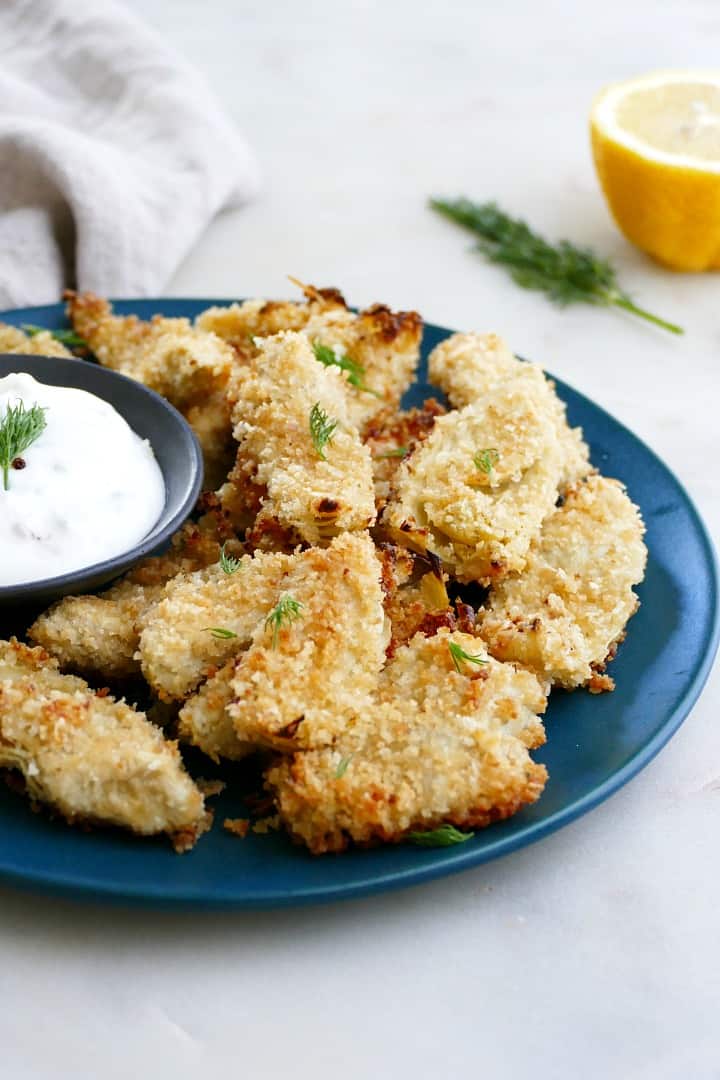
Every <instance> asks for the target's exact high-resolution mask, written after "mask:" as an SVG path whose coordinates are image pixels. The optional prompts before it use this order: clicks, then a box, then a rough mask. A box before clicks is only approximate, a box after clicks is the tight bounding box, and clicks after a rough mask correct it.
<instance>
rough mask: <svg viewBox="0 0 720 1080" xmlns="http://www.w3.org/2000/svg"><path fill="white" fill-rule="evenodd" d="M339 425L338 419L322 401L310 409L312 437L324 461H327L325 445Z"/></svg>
mask: <svg viewBox="0 0 720 1080" xmlns="http://www.w3.org/2000/svg"><path fill="white" fill-rule="evenodd" d="M337 426H338V422H337V420H332V419H331V418H330V417H329V416H328V414H327V413H326V412H325V410H324V409H323V408H322V406H321V405H320V402H319V401H316V402H315V404H314V405H313V407H312V409H311V410H310V438H311V439H312V441H313V446H314V447H315V449H316V450H317V453H318V457H321V458H322V459H323V461H327V457H326V456H325V447H326V446H327V444H328V443H329V442H330V441H331V439H332V437H333V435H334V434H335V428H336V427H337Z"/></svg>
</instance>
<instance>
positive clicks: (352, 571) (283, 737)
mask: <svg viewBox="0 0 720 1080" xmlns="http://www.w3.org/2000/svg"><path fill="white" fill-rule="evenodd" d="M380 578H381V567H380V562H379V560H378V558H377V555H376V552H375V545H374V544H373V542H372V540H371V538H370V536H369V535H368V534H367V533H365V534H360V535H355V534H352V533H345V534H343V535H342V536H339V537H337V539H336V540H334V541H333V542H332V544H331V545H330V546H329V547H328V548H310V549H309V550H308V551H305V552H303V553H302V554H301V555H300V556H297V557H296V559H295V565H294V567H293V568H292V569H291V570H290V571H289V573H288V575H287V577H286V578H285V580H284V581H283V582H282V586H281V589H280V590H278V595H277V597H276V599H275V601H274V602H273V604H272V605H271V608H269V609H268V611H267V612H266V618H264V619H263V620H262V621H261V622H260V623H259V624H258V626H257V627H256V629H255V632H254V633H253V637H252V642H251V644H250V648H249V649H248V650H247V652H245V653H242V654H240V656H239V657H238V660H237V664H236V667H235V674H234V676H233V679H232V689H233V699H232V701H231V703H230V704H229V705H228V712H229V714H230V716H231V717H232V719H233V721H234V723H235V731H236V733H237V736H238V738H239V739H240V740H241V741H242V742H251V743H254V744H256V745H261V746H269V747H277V748H284V749H288V748H292V747H297V746H319V745H322V744H323V743H326V742H331V741H332V740H333V739H334V738H335V736H336V734H337V732H338V731H341V730H342V729H343V728H344V726H345V725H346V724H347V723H348V722H349V720H350V718H352V717H353V716H354V714H355V713H356V712H357V711H362V710H364V709H365V708H367V707H369V703H370V700H371V697H372V694H373V691H374V689H375V685H376V683H377V678H378V673H379V672H380V669H381V668H382V665H383V663H384V660H385V649H386V647H387V644H388V640H389V632H388V626H387V624H386V620H385V614H384V610H383V591H382V585H381V580H380ZM290 601H291V603H290ZM283 604H284V605H285V606H284V607H283Z"/></svg>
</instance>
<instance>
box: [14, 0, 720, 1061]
mask: <svg viewBox="0 0 720 1080" xmlns="http://www.w3.org/2000/svg"><path fill="white" fill-rule="evenodd" d="M132 6H133V8H135V9H136V10H137V12H138V13H139V14H141V15H142V16H144V17H146V18H147V19H148V20H150V21H151V22H152V23H153V24H154V25H155V26H156V27H157V28H159V29H160V30H161V31H162V33H163V34H164V35H165V37H166V38H167V40H168V41H170V42H171V43H173V44H175V45H176V46H177V47H178V48H179V49H180V50H182V51H183V52H184V53H185V54H186V55H188V56H189V57H191V58H192V59H193V60H194V61H195V63H196V64H197V65H198V66H199V67H200V68H201V69H202V70H203V71H204V72H205V73H206V75H207V77H208V79H209V81H210V82H211V84H212V85H213V86H214V88H215V90H216V92H217V94H218V96H219V98H220V99H221V101H222V102H223V104H224V106H225V107H226V109H227V110H228V111H229V112H230V113H231V114H232V116H233V117H234V118H235V119H236V121H237V123H238V125H239V126H240V127H241V128H242V130H243V131H244V132H245V133H246V135H247V137H248V139H249V140H250V141H251V143H252V144H253V145H254V147H255V148H256V150H257V153H258V155H259V156H260V158H261V160H262V164H263V168H264V172H265V184H266V186H265V191H264V194H263V196H262V197H261V199H259V200H258V201H257V202H256V203H254V204H253V205H252V206H250V207H247V208H246V209H243V210H242V211H239V212H236V213H233V214H230V215H226V216H224V217H223V218H222V219H219V220H218V221H216V222H215V223H214V224H213V226H212V227H211V229H210V230H209V232H208V234H207V235H206V236H205V237H204V238H203V240H202V241H201V243H200V244H199V245H198V247H197V250H195V251H193V252H192V253H191V255H190V256H189V257H188V259H187V261H186V263H185V264H184V265H183V266H182V267H181V268H180V270H179V272H178V273H177V275H176V277H175V279H174V280H173V281H172V282H171V283H170V287H169V290H168V291H169V292H170V293H173V294H179V295H193V294H195V295H198V294H199V295H205V296H212V295H218V296H222V295H228V296H231V295H237V296H245V295H253V294H267V295H286V294H288V293H289V291H290V290H289V286H288V284H287V283H286V281H285V275H286V274H295V275H297V276H300V277H302V278H304V279H305V280H309V281H312V282H316V283H318V284H321V285H323V284H333V285H338V286H341V287H342V288H343V290H344V291H345V292H346V294H347V296H348V298H349V300H350V301H351V302H353V303H358V304H364V303H367V302H370V301H373V300H383V301H386V302H388V303H390V304H392V305H395V306H405V307H417V308H418V309H419V310H420V311H421V312H422V313H423V315H424V316H425V317H426V318H427V319H428V320H431V321H435V322H440V323H444V324H446V325H448V326H454V327H460V328H465V329H470V328H477V329H494V330H497V331H499V332H501V333H502V334H504V335H505V336H506V337H507V338H508V339H509V341H510V342H511V344H512V346H513V348H514V349H515V350H516V351H518V352H520V353H523V354H525V355H526V356H529V357H532V358H533V359H535V360H538V361H540V362H541V363H542V364H544V365H546V366H547V367H549V368H550V369H551V370H553V371H554V372H556V373H557V374H558V375H560V376H561V377H562V378H564V379H566V380H567V381H568V382H570V383H572V384H574V385H575V386H577V387H578V388H580V389H581V390H583V391H584V392H585V393H586V394H589V395H590V396H591V397H593V398H594V399H595V400H597V401H598V402H599V403H600V404H602V405H603V406H605V407H606V408H608V409H610V411H611V412H614V413H615V414H616V415H617V416H619V417H620V418H621V419H622V420H623V421H625V422H626V423H627V424H629V425H630V426H631V427H632V428H633V429H634V430H635V431H636V432H637V433H638V434H639V435H640V436H641V437H643V438H644V439H646V440H647V441H648V442H649V443H650V445H651V446H652V447H653V448H654V449H655V450H657V451H658V452H659V453H660V455H661V456H662V457H664V458H665V459H666V460H667V461H668V462H669V463H670V464H671V465H672V467H673V468H674V469H675V471H676V472H677V473H678V475H679V476H680V478H681V479H682V480H683V481H684V482H685V483H686V485H687V486H688V488H689V489H690V491H691V493H692V494H693V495H694V497H695V498H696V499H697V501H698V503H699V505H700V508H701V510H702V511H703V513H704V515H705V518H706V521H707V522H708V524H709V525H710V527H711V530H713V532H714V533H715V535H716V536H717V534H718V531H719V530H718V526H719V525H720V495H719V493H718V460H719V458H720V455H719V453H718V451H719V449H720V441H719V439H718V428H719V426H720V424H719V421H718V415H717V413H718V405H719V404H720V394H719V393H718V387H719V385H720V372H719V364H720V300H719V297H720V280H719V279H718V276H717V274H716V275H706V276H701V277H694V276H677V275H673V274H671V273H668V272H665V271H662V270H660V269H658V268H656V267H655V266H653V265H652V264H651V263H650V262H648V261H647V260H646V259H645V258H644V257H643V256H641V255H640V254H638V253H637V252H635V251H634V250H633V249H632V248H630V247H629V246H628V245H627V244H626V243H625V241H624V240H623V239H622V237H621V236H620V235H619V234H618V232H617V231H616V230H615V228H614V227H613V225H612V223H611V221H610V219H609V217H608V214H607V211H606V209H605V206H604V203H603V200H602V197H601V195H600V194H599V190H598V187H597V184H596V181H595V176H594V173H593V169H592V164H591V159H590V154H589V149H588V135H587V116H588V109H589V105H590V101H591V99H592V96H593V94H594V92H595V91H596V90H597V89H599V88H600V87H601V86H602V85H603V84H604V83H606V82H609V81H613V80H615V79H620V78H624V77H627V76H630V75H633V74H636V73H639V72H643V71H646V70H651V69H653V68H658V67H670V66H672V67H688V66H692V65H694V66H712V65H713V64H717V62H718V55H719V50H720V7H719V6H718V4H717V3H716V2H713V0H704V2H701V0H676V2H659V0H634V2H633V3H628V2H623V3H619V2H617V0H612V2H608V0H605V2H603V3H597V4H592V5H590V4H587V3H571V2H569V0H567V2H565V3H552V2H545V3H539V2H535V3H533V2H532V0H523V2H521V0H503V2H502V3H497V2H494V3H492V4H490V3H481V2H466V3H454V2H452V0H450V2H444V3H439V2H434V3H421V2H419V0H415V2H412V0H402V2H400V0H386V2H384V3H383V2H377V3H353V4H349V3H344V2H342V0H319V2H318V0H305V2H304V3H295V4H293V3H291V2H290V0H274V2H265V3H263V2H262V0H254V2H252V3H251V2H249V0H242V2H233V0H224V2H223V0H206V2H204V3H198V2H197V0H132ZM433 192H441V193H449V194H455V193H461V192H465V193H468V194H471V195H474V196H476V197H478V198H484V197H496V198H498V199H499V200H500V201H501V202H502V204H503V205H504V206H506V207H508V208H509V209H511V210H514V211H516V212H517V213H519V214H522V215H523V216H526V217H527V218H528V219H529V220H530V221H532V222H533V223H535V224H536V225H537V226H539V227H542V228H543V229H545V230H546V231H547V232H548V233H549V234H550V235H553V236H560V235H565V236H568V237H571V238H573V239H574V240H577V241H580V242H584V243H588V244H591V245H593V246H594V247H596V248H597V250H598V251H600V252H604V253H607V254H609V255H610V256H612V257H613V258H614V259H615V260H616V262H617V264H618V266H619V268H620V270H621V278H622V281H623V282H624V283H625V284H626V285H627V287H628V288H629V289H630V290H631V291H632V292H633V294H634V295H635V296H636V297H637V299H638V300H639V301H641V302H644V303H646V304H647V306H648V307H651V308H652V309H653V310H657V311H658V312H659V313H661V314H663V315H666V316H667V317H668V318H671V319H676V320H677V321H679V322H681V323H682V324H684V325H685V326H686V328H687V334H686V336H685V337H684V338H683V339H682V340H676V339H674V338H672V337H670V336H669V335H663V334H662V333H661V332H657V331H654V330H653V329H652V328H650V327H647V326H645V325H643V324H641V323H639V322H636V321H633V320H632V319H631V318H630V317H625V316H624V315H622V314H621V313H614V312H606V311H604V310H602V309H592V308H582V307H577V308H572V309H569V310H567V311H559V310H557V309H555V308H553V307H551V306H550V305H549V304H548V303H547V302H546V301H545V299H544V298H542V297H539V296H537V295H533V294H529V293H525V292H523V291H521V290H519V289H517V288H516V287H515V286H513V285H511V284H509V283H508V281H507V280H506V279H505V277H504V276H503V274H502V273H501V272H500V271H498V270H496V269H494V268H492V267H489V266H487V265H485V264H484V263H483V262H482V260H481V259H479V258H478V257H475V256H473V255H470V254H468V251H467V248H468V243H467V240H466V238H465V237H464V236H463V235H462V234H461V233H460V232H459V231H456V230H455V229H453V228H452V227H450V226H449V225H447V224H445V223H444V222H442V221H439V220H437V219H436V218H434V217H433V216H432V215H431V214H430V212H429V211H428V210H427V209H426V208H425V205H424V204H425V199H426V197H427V195H428V194H430V193H433ZM719 705H720V686H719V685H718V678H717V673H716V674H715V677H714V679H711V682H710V684H709V685H708V687H707V689H706V691H705V693H704V695H703V697H702V699H701V701H700V702H699V704H698V705H697V707H696V708H695V709H694V711H693V713H692V715H691V716H690V718H689V719H688V721H687V722H686V724H685V725H684V727H683V728H682V729H681V731H680V732H679V734H678V735H677V736H676V737H675V738H674V739H673V741H672V743H671V744H670V745H669V746H668V747H667V748H666V750H664V751H663V753H662V754H661V755H660V757H659V758H657V759H656V760H655V761H654V762H653V763H652V764H651V765H650V766H649V768H648V769H647V770H646V771H645V772H644V773H642V774H641V776H639V777H638V778H637V779H636V780H635V781H633V782H632V783H631V784H630V786H629V787H627V788H625V789H624V790H623V791H621V792H620V793H619V794H618V795H616V796H615V797H614V798H612V799H611V800H610V801H609V802H608V803H606V804H604V805H603V806H601V807H600V808H599V809H597V810H595V811H594V812H592V813H591V814H589V815H588V816H586V817H584V818H583V819H582V820H580V821H578V822H576V823H575V824H573V825H571V826H569V827H568V828H566V829H564V830H563V831H562V832H560V833H558V834H556V835H554V836H551V837H549V838H548V839H546V840H544V841H543V842H541V843H539V844H536V845H535V846H533V847H531V848H529V849H526V850H524V851H520V852H518V853H516V854H514V855H511V856H508V857H507V858H505V859H503V860H501V861H499V862H497V863H494V864H491V865H489V866H485V867H481V868H479V869H477V870H475V871H471V872H469V873H466V874H464V875H461V876H459V877H453V878H450V879H448V880H445V881H440V882H437V883H434V884H430V885H425V886H422V887H419V888H416V889H413V890H410V891H407V892H402V893H398V894H393V895H389V896H386V897H382V896H380V897H377V898H374V899H368V900H363V901H358V902H353V903H348V904H345V905H340V906H335V907H319V908H315V909H313V910H294V911H288V912H281V913H277V912H276V913H268V914H235V915H234V914H222V915H218V914H212V915H207V914H198V915H170V916H164V915H162V914H158V913H146V912H143V911H139V910H138V911H123V910H116V909H102V908H96V907H92V906H90V905H83V904H71V903H64V902H60V901H56V900H51V899H43V898H36V897H32V896H27V895H21V894H19V893H13V892H10V891H4V892H0V1047H1V1048H2V1049H1V1051H0V1074H1V1075H2V1076H3V1078H5V1077H7V1080H25V1078H26V1077H28V1078H29V1077H32V1078H33V1080H46V1078H53V1080H55V1078H58V1080H66V1078H67V1080H86V1078H88V1080H89V1078H92V1080H95V1078H97V1080H115V1078H123V1080H124V1078H128V1077H133V1078H134V1077H143V1078H144V1077H148V1078H150V1077H159V1078H162V1080H164V1078H166V1077H167V1078H173V1080H175V1078H177V1080H182V1078H185V1077H190V1076H193V1077H201V1076H204V1075H210V1074H209V1072H207V1070H209V1069H218V1070H222V1072H218V1073H217V1075H220V1076H225V1075H227V1076H232V1077H243V1078H248V1080H255V1078H261V1080H265V1078H274V1077H282V1078H285V1077H293V1078H301V1080H304V1078H313V1080H326V1078H327V1080H341V1078H342V1080H355V1078H361V1080H365V1078H371V1077H372V1078H375V1077H382V1078H384V1077H391V1078H393V1080H404V1078H406V1077H407V1078H412V1080H425V1078H436V1077H437V1078H445V1077H450V1078H454V1077H466V1076H472V1077H475V1076H477V1077H480V1076H483V1077H488V1078H490V1080H505V1078H508V1080H510V1078H512V1080H515V1078H523V1077H529V1076H533V1077H535V1078H537V1077H540V1078H543V1080H544V1078H546V1077H547V1078H555V1077H561V1078H564V1077H568V1078H573V1080H575V1078H577V1077H582V1080H595V1078H597V1080H606V1078H616V1077H617V1078H620V1080H625V1078H629V1080H640V1078H643V1080H645V1078H647V1080H665V1078H675V1077H678V1078H680V1077H686V1076H687V1077H693V1080H705V1078H710V1077H720V1050H719V1045H720V1032H719V1028H720V1024H719V1023H718V1004H719V1002H720V974H719V973H720V949H719V948H718V937H719V936H720V927H719V925H718V923H719V920H718V909H719V907H720V898H719V889H720V875H719V874H718V852H719V848H718V835H719V834H720V735H719V734H718V733H719V731H720V721H719V719H718V712H719V709H718V706H719Z"/></svg>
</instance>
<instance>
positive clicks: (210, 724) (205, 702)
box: [178, 656, 256, 761]
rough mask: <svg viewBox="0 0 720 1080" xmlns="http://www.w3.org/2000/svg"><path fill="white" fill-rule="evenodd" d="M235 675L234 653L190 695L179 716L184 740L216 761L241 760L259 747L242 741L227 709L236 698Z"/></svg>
mask: <svg viewBox="0 0 720 1080" xmlns="http://www.w3.org/2000/svg"><path fill="white" fill-rule="evenodd" d="M234 674H235V657H234V656H233V657H232V658H231V659H230V660H228V662H227V663H226V664H225V665H224V666H223V667H221V668H220V670H219V671H217V672H215V673H214V674H212V675H211V676H210V678H209V679H208V681H207V682H206V683H203V685H202V686H201V687H200V689H199V690H198V691H197V693H196V694H193V695H192V697H189V698H188V700H187V701H186V702H185V704H184V705H183V707H182V709H181V710H180V716H179V718H178V735H179V737H180V739H181V740H182V741H183V742H188V743H192V745H193V746H197V747H198V748H199V749H200V750H202V751H203V752H204V753H205V754H207V755H208V757H211V758H212V759H213V761H220V760H221V759H222V758H227V759H229V760H230V761H240V760H241V758H244V757H247V755H248V754H251V753H252V752H253V750H255V749H256V747H255V745H254V744H253V743H251V742H241V741H240V739H239V738H238V737H237V735H236V733H235V725H234V723H233V721H232V719H231V717H230V714H229V713H228V711H227V707H228V705H229V704H230V703H231V701H232V700H233V697H234V691H233V686H232V679H233V676H234Z"/></svg>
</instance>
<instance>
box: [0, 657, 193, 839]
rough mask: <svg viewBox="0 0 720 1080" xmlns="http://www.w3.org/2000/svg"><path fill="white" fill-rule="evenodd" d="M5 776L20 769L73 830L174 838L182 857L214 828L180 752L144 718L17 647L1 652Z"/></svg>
mask: <svg viewBox="0 0 720 1080" xmlns="http://www.w3.org/2000/svg"><path fill="white" fill-rule="evenodd" d="M0 766H2V767H3V768H10V769H19V770H20V772H21V773H22V775H23V776H24V778H25V783H26V786H27V791H28V793H29V795H30V796H31V798H33V799H36V800H38V801H40V802H43V803H47V804H48V805H49V806H51V807H53V808H54V809H55V810H56V811H58V812H59V813H60V814H62V815H63V817H65V818H66V819H67V821H68V822H70V823H72V822H75V821H93V822H102V823H103V824H107V825H119V826H122V827H123V828H126V829H130V830H131V831H132V832H135V833H140V834H142V835H145V836H147V835H152V834H154V833H168V834H169V835H170V836H171V837H172V838H173V839H174V840H175V842H176V844H177V845H178V847H179V848H182V849H185V848H187V847H188V846H191V845H192V843H193V842H194V841H195V839H196V838H197V836H198V835H199V834H200V833H201V832H203V831H204V830H205V828H206V827H207V817H208V815H207V814H206V811H205V806H204V801H203V796H202V794H201V793H200V791H199V789H198V788H197V787H196V785H195V784H194V782H193V781H192V780H191V778H190V777H189V776H188V774H187V772H186V771H185V768H184V766H183V764H182V759H181V758H180V754H179V753H178V749H177V745H176V744H175V743H171V742H166V741H165V739H164V738H163V735H162V733H161V731H160V729H159V728H156V727H155V726H154V725H153V724H151V723H150V722H149V721H148V720H147V719H146V718H145V716H144V715H143V713H139V712H136V710H135V709H133V708H131V707H130V706H129V705H126V704H125V703H124V702H123V701H115V700H114V699H113V698H112V697H109V696H108V695H107V694H105V695H103V694H102V693H94V692H93V691H91V690H90V688H89V687H88V685H87V683H85V682H83V680H82V679H78V678H76V677H75V676H73V675H61V674H60V672H59V671H58V668H57V662H56V661H55V660H52V659H51V658H50V657H48V655H47V653H46V652H45V651H44V650H43V649H30V648H28V647H27V646H25V645H21V644H19V643H18V642H17V641H15V640H11V641H9V642H8V641H4V642H0Z"/></svg>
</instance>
